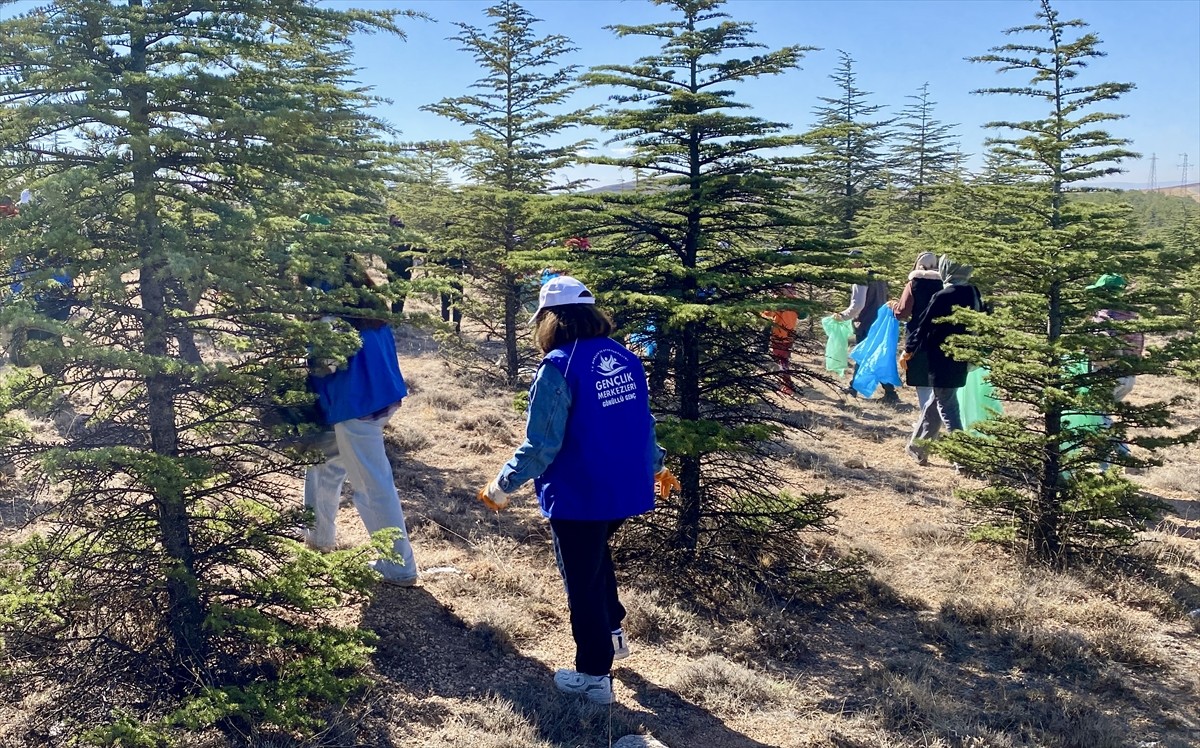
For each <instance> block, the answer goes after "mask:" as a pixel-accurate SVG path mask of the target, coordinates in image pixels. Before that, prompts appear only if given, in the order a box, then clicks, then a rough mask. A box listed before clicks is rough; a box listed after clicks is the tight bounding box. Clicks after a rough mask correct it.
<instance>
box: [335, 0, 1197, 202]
mask: <svg viewBox="0 0 1200 748" xmlns="http://www.w3.org/2000/svg"><path fill="white" fill-rule="evenodd" d="M330 1H331V2H344V1H347V0H330ZM355 4H356V5H358V6H360V7H368V8H369V7H400V8H408V9H412V10H417V11H421V12H423V13H426V14H428V15H429V16H430V17H431V19H432V20H431V21H407V22H405V24H404V27H405V29H406V30H407V32H408V37H407V39H406V40H403V41H402V40H398V39H395V38H386V37H379V36H374V37H361V38H358V39H356V40H355V46H356V49H355V61H356V64H357V65H359V66H360V67H361V68H362V69H361V70H360V73H359V77H360V79H361V80H362V82H364V83H366V84H368V85H371V86H373V87H374V88H375V91H376V93H377V94H378V95H380V96H383V97H385V98H388V99H390V100H391V103H390V104H389V105H386V106H384V107H383V109H382V111H381V113H382V114H383V116H384V117H385V118H386V119H387V120H388V121H389V122H391V123H392V124H393V125H394V126H396V127H397V128H399V129H400V130H401V131H402V133H403V137H404V139H406V140H425V139H434V138H438V139H451V138H460V137H465V136H466V135H467V133H466V132H465V131H464V130H463V129H461V128H460V127H459V126H458V125H456V124H455V123H452V122H450V121H448V120H445V119H442V118H440V117H437V116H435V115H433V114H429V113H426V112H422V111H421V110H420V107H421V106H422V105H423V104H428V103H432V102H434V101H437V100H438V99H440V98H442V97H447V96H457V95H461V94H463V93H465V92H467V90H468V87H469V86H470V85H471V83H472V82H474V80H475V79H476V78H477V77H479V73H478V70H477V69H476V68H475V67H474V64H473V61H472V60H471V58H470V56H469V54H468V53H465V52H460V51H457V44H456V43H455V42H452V41H449V40H448V39H447V37H449V36H451V35H452V34H454V33H455V31H456V29H455V27H454V26H453V22H456V21H458V22H466V23H470V24H472V25H475V26H481V27H482V26H486V25H487V21H488V19H487V18H486V17H485V16H484V14H483V10H484V9H485V8H487V7H488V6H489V5H490V4H491V3H490V2H486V1H485V2H479V1H477V0H410V2H388V3H383V2H379V3H375V2H371V1H368V2H364V1H363V0H359V2H357V3H355ZM524 5H525V7H526V8H528V9H529V10H530V11H531V12H532V13H533V14H534V15H535V16H537V17H538V18H541V19H543V21H544V23H542V24H540V25H539V32H540V33H542V34H549V33H557V34H563V35H565V36H568V37H570V38H571V39H572V40H573V41H574V42H575V44H576V46H578V47H579V48H580V49H579V51H578V52H575V53H574V54H572V55H571V56H570V57H569V58H566V60H565V61H566V62H568V63H574V64H579V65H582V66H584V67H587V66H590V65H597V64H603V63H623V62H630V61H632V60H633V59H635V58H636V57H637V56H640V55H642V54H645V53H647V52H650V51H652V50H653V47H652V46H649V43H648V42H646V41H643V40H635V39H631V38H626V39H617V38H616V37H615V36H613V34H612V33H611V32H610V31H607V30H605V29H604V28H603V27H604V26H606V25H609V24H613V23H626V24H637V23H647V22H652V21H654V20H657V19H662V18H665V17H667V11H666V10H665V9H663V8H658V7H656V6H654V5H652V4H651V3H650V2H648V1H647V0H527V1H526V2H525V3H524ZM1036 7H1037V6H1036V3H1034V2H1032V1H1031V0H840V1H838V0H732V2H730V3H729V4H728V5H727V6H726V11H727V12H729V13H730V14H731V15H732V16H734V18H736V19H737V20H743V21H750V22H753V23H755V24H756V26H757V31H758V37H757V38H758V40H759V41H761V42H762V43H764V44H767V45H768V46H770V47H771V48H776V47H780V46H784V45H789V44H799V45H804V46H814V47H820V48H821V51H819V52H812V53H809V54H808V55H807V56H806V58H805V60H804V62H803V63H802V69H801V70H796V71H792V72H789V73H786V74H784V75H781V76H778V77H775V78H770V79H760V80H757V81H753V82H750V83H749V84H747V85H745V86H744V88H742V89H741V93H740V96H741V97H742V98H743V99H744V101H746V102H747V103H749V104H751V105H752V106H753V107H754V113H755V114H756V115H757V116H761V117H764V118H767V119H771V120H777V121H781V122H787V123H790V124H791V125H792V126H793V127H794V128H795V129H796V130H797V131H802V130H804V129H806V128H807V127H809V126H810V125H811V124H812V122H813V119H814V118H813V114H812V110H813V108H814V106H816V104H817V103H818V97H819V96H822V95H827V96H832V95H835V94H836V91H835V89H834V88H833V85H834V84H833V82H832V81H831V80H830V79H829V77H828V76H829V74H830V73H832V72H833V70H834V67H835V65H836V64H837V62H838V50H839V49H840V50H845V51H847V52H849V53H850V54H851V55H852V56H853V57H854V58H855V60H856V70H857V73H858V76H859V85H860V87H861V88H863V89H864V90H867V91H871V92H873V94H874V95H873V97H872V100H873V102H874V103H877V104H883V105H885V106H887V107H888V110H887V111H888V112H891V113H896V112H898V110H899V109H900V108H901V107H902V106H904V105H905V104H906V103H907V100H906V99H905V97H906V96H909V95H912V94H914V93H916V91H917V89H918V88H919V87H920V86H921V84H923V83H926V82H928V83H929V85H930V91H931V94H932V98H933V99H934V100H935V101H937V102H938V107H937V109H936V112H935V113H936V116H937V117H938V119H941V120H943V121H945V122H952V123H959V124H960V127H959V128H958V132H959V135H960V137H961V139H962V144H963V150H964V151H965V152H968V153H973V154H979V153H980V152H981V151H982V150H983V145H982V142H983V139H984V137H986V136H987V134H988V133H987V132H986V131H985V130H984V129H983V128H982V125H983V123H984V122H987V121H990V120H994V119H1001V118H1013V117H1026V116H1036V115H1037V114H1038V113H1040V111H1041V109H1040V108H1036V107H1035V108H1032V109H1031V108H1030V103H1029V102H1023V101H1020V100H1016V99H1014V98H1013V97H1000V96H973V95H971V94H970V91H971V90H973V89H976V88H981V87H987V86H996V85H1018V84H1020V83H1023V82H1025V81H1023V80H1022V79H1021V76H1019V75H1018V74H1016V73H1010V74H1006V75H998V74H997V73H995V71H994V69H993V68H992V67H990V66H988V65H984V64H978V63H970V62H967V61H965V60H964V59H963V58H965V57H968V56H971V55H979V54H984V53H986V52H987V51H988V49H989V48H990V47H992V46H996V45H999V44H1003V43H1004V42H1005V41H1006V37H1005V36H1004V35H1003V34H1002V31H1003V29H1006V28H1009V27H1012V26H1019V25H1024V24H1028V23H1033V22H1034V20H1035V19H1034V13H1035V12H1036ZM1055 7H1056V8H1057V9H1058V10H1059V12H1060V15H1061V16H1062V17H1063V18H1080V19H1082V20H1084V21H1086V22H1087V23H1088V24H1089V25H1090V29H1089V30H1090V31H1092V32H1094V33H1096V34H1097V35H1098V36H1099V37H1100V39H1101V40H1102V42H1103V44H1102V46H1101V49H1102V50H1104V51H1105V52H1107V53H1108V56H1107V57H1105V58H1102V59H1100V60H1097V61H1096V62H1095V63H1094V64H1093V65H1092V66H1091V67H1090V68H1089V71H1088V72H1086V73H1085V74H1084V79H1083V80H1084V82H1101V81H1119V82H1132V83H1135V84H1136V85H1137V88H1136V89H1135V90H1134V91H1133V92H1131V93H1130V94H1127V95H1126V96H1125V97H1123V98H1122V99H1120V100H1119V101H1117V102H1115V103H1113V104H1112V105H1111V106H1109V107H1108V110H1109V111H1116V112H1119V113H1123V114H1126V115H1128V118H1127V119H1125V120H1122V121H1119V122H1116V123H1113V124H1112V125H1111V127H1110V130H1111V131H1112V132H1113V133H1114V134H1117V135H1120V136H1123V137H1128V138H1131V139H1132V140H1133V148H1134V150H1136V151H1139V152H1141V153H1142V154H1143V155H1144V157H1145V158H1144V159H1143V160H1141V161H1136V162H1129V163H1127V164H1126V168H1127V170H1128V173H1127V174H1123V175H1120V176H1117V177H1114V178H1113V180H1112V181H1115V182H1121V183H1125V184H1126V185H1127V186H1146V184H1147V182H1148V180H1149V170H1150V164H1149V156H1150V154H1151V153H1156V154H1157V155H1158V166H1157V172H1158V173H1157V177H1158V184H1159V185H1160V186H1164V185H1168V184H1172V183H1178V182H1179V180H1180V176H1181V174H1180V171H1181V170H1180V169H1179V168H1178V166H1177V165H1178V164H1179V163H1180V162H1181V161H1182V154H1184V153H1187V154H1188V156H1189V161H1190V162H1191V163H1192V164H1196V166H1194V167H1193V168H1192V169H1191V170H1190V175H1189V181H1190V182H1196V181H1200V0H1059V2H1057V3H1056V4H1055ZM1030 39H1031V40H1032V37H1030ZM1039 41H1040V40H1039ZM606 96H607V92H605V91H603V90H602V89H591V90H584V91H581V92H580V93H578V94H577V95H576V97H575V99H574V101H573V102H572V103H577V104H580V105H583V104H592V103H599V102H602V101H603V100H604V99H605V97H606ZM583 134H584V135H587V136H595V135H596V133H594V132H584V133H583ZM977 162H978V156H976V159H975V160H974V162H973V163H977ZM584 175H585V176H590V177H594V178H595V179H597V181H598V182H601V183H603V182H611V181H618V180H619V179H621V178H631V177H630V175H617V174H616V173H615V172H613V171H601V170H599V169H598V168H597V169H593V170H591V171H586V172H584Z"/></svg>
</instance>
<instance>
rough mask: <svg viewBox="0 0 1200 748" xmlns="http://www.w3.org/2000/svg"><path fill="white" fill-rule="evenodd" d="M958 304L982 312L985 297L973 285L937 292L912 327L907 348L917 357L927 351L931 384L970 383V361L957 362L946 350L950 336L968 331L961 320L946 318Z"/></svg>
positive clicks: (906, 341)
mask: <svg viewBox="0 0 1200 748" xmlns="http://www.w3.org/2000/svg"><path fill="white" fill-rule="evenodd" d="M958 307H965V308H967V309H974V310H976V311H982V310H983V299H982V298H981V297H980V295H979V289H977V288H975V286H969V285H968V286H947V287H945V288H943V289H942V290H941V291H938V292H937V293H936V294H934V295H933V298H932V299H931V300H930V302H929V306H928V307H926V309H925V311H924V312H923V313H922V314H921V316H920V317H919V318H917V322H916V324H915V325H912V326H911V327H910V328H909V330H908V338H907V339H906V340H905V342H904V350H905V351H907V352H909V353H912V354H914V358H915V356H916V354H919V353H924V354H925V357H926V363H927V368H928V375H929V384H928V386H929V387H940V388H956V387H963V386H965V385H966V384H967V373H968V368H969V367H968V365H967V362H965V361H957V360H955V359H953V358H951V357H950V356H949V355H948V353H947V352H946V339H947V338H949V337H950V336H952V335H965V334H966V332H967V329H966V327H965V326H964V325H962V324H961V323H959V324H951V323H949V322H945V321H943V320H945V318H947V317H949V316H950V315H951V314H953V313H954V310H955V309H957V308H958ZM914 318H916V317H915V315H914ZM910 365H911V362H910Z"/></svg>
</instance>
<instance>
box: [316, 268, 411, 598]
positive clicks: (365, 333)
mask: <svg viewBox="0 0 1200 748" xmlns="http://www.w3.org/2000/svg"><path fill="white" fill-rule="evenodd" d="M363 282H364V283H367V284H370V281H369V280H367V279H364V280H363ZM343 319H344V320H345V321H346V322H348V323H349V324H350V325H351V326H353V327H354V329H355V330H356V331H357V332H358V336H359V339H360V341H361V343H362V344H361V346H360V347H359V349H358V350H357V351H356V352H355V353H354V355H352V356H351V357H350V358H349V359H348V360H347V361H346V364H345V365H344V366H342V367H338V366H336V365H334V364H330V363H325V362H322V363H319V364H315V365H314V366H313V367H312V368H311V371H310V375H309V388H310V389H311V390H312V392H313V393H314V394H315V395H316V397H317V403H316V404H317V410H318V412H319V414H320V421H321V424H322V425H324V426H326V427H327V430H326V431H325V432H324V433H322V434H320V435H319V436H318V437H317V438H316V444H315V446H316V447H317V448H318V449H320V450H321V452H322V453H323V454H324V456H325V461H324V462H322V463H321V464H319V465H314V466H312V467H310V468H309V469H308V471H307V473H306V474H305V476H304V504H305V506H307V507H309V508H311V509H312V511H313V517H314V519H313V526H312V527H311V528H310V529H309V530H308V531H307V532H306V533H305V542H307V543H308V545H309V546H310V547H313V548H316V549H318V550H330V549H332V548H334V547H335V545H336V542H337V512H338V506H339V504H340V503H341V496H342V485H343V484H344V483H345V482H346V480H347V478H349V480H350V484H351V486H353V489H354V508H355V509H357V510H358V514H359V517H361V518H362V522H363V525H364V526H365V527H366V528H367V531H368V532H370V533H371V534H372V535H374V534H375V533H377V532H379V531H380V530H387V529H396V530H399V531H400V532H399V534H398V535H397V536H396V539H395V541H394V543H393V546H392V550H393V553H394V555H395V557H396V558H397V559H399V561H395V560H391V559H378V560H376V561H373V562H372V564H371V565H372V567H373V568H374V569H375V571H377V572H379V574H380V575H381V576H382V577H383V581H384V582H385V583H387V584H392V585H396V586H401V587H410V586H412V585H413V584H415V583H416V581H417V577H418V572H417V563H416V560H415V558H414V557H413V550H412V544H411V543H409V540H408V534H407V530H406V528H405V525H404V509H403V507H402V506H401V504H400V495H399V494H398V493H397V492H396V484H395V482H394V481H393V480H392V465H391V462H390V461H389V460H388V456H387V451H386V450H385V448H384V442H383V428H384V426H386V425H387V422H388V420H389V419H390V418H391V417H392V415H393V414H394V413H395V412H396V411H397V410H399V408H400V402H401V401H402V400H403V399H404V397H405V395H407V394H408V389H407V387H406V386H405V384H404V376H403V375H402V374H401V373H400V363H399V361H398V358H397V355H396V340H395V337H394V336H393V334H392V328H391V327H390V326H389V325H388V324H387V323H385V322H383V321H382V320H379V319H375V318H372V317H370V316H364V317H344V318H343ZM331 321H332V320H331Z"/></svg>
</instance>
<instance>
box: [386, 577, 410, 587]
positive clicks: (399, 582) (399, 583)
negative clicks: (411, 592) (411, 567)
mask: <svg viewBox="0 0 1200 748" xmlns="http://www.w3.org/2000/svg"><path fill="white" fill-rule="evenodd" d="M418 579H420V577H413V578H412V579H388V578H387V577H384V578H383V579H381V580H379V583H380V584H383V585H386V586H388V587H416V586H417V580H418Z"/></svg>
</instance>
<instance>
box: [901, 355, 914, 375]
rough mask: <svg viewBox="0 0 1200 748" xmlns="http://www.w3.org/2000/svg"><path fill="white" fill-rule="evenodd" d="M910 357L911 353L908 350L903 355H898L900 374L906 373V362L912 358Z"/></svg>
mask: <svg viewBox="0 0 1200 748" xmlns="http://www.w3.org/2000/svg"><path fill="white" fill-rule="evenodd" d="M912 357H913V355H912V354H911V353H909V352H908V351H905V352H904V355H902V356H900V372H901V373H902V374H907V373H908V362H909V361H911V360H912Z"/></svg>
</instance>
